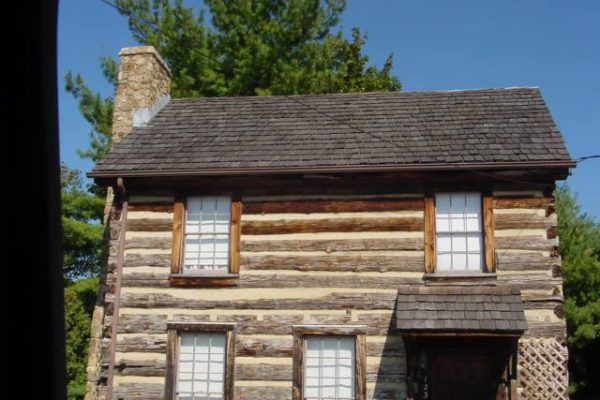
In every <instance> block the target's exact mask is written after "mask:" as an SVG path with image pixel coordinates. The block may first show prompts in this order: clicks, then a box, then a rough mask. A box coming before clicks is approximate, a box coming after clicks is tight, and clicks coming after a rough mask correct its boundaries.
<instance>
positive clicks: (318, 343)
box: [304, 336, 356, 400]
mask: <svg viewBox="0 0 600 400" xmlns="http://www.w3.org/2000/svg"><path fill="white" fill-rule="evenodd" d="M355 342H356V340H355V338H354V336H337V337H336V336H307V337H306V350H305V363H304V365H305V367H304V398H305V399H307V400H321V399H339V400H346V399H348V400H350V399H354V398H355V397H356V385H355V384H354V383H355V376H356V375H355V367H354V366H355V364H356V352H355V347H356V343H355Z"/></svg>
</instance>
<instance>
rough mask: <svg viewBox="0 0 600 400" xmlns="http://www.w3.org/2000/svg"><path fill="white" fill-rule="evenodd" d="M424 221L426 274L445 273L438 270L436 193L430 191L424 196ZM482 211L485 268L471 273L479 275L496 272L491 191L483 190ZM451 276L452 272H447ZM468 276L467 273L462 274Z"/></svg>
mask: <svg viewBox="0 0 600 400" xmlns="http://www.w3.org/2000/svg"><path fill="white" fill-rule="evenodd" d="M423 211H424V216H423V221H424V229H423V231H424V251H425V274H427V275H443V274H441V273H439V272H436V248H435V240H436V230H435V195H434V194H433V193H428V194H427V195H425V197H424V205H423ZM481 213H482V220H483V227H482V232H481V233H482V235H483V246H484V251H483V254H482V256H483V259H484V270H483V271H481V273H470V275H473V276H477V275H480V274H487V273H495V272H496V256H495V255H496V253H495V239H494V197H493V195H492V193H491V192H489V191H484V192H481ZM447 275H448V276H450V275H451V274H450V273H449V274H447ZM462 275H464V276H466V274H462Z"/></svg>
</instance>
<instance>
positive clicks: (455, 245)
mask: <svg viewBox="0 0 600 400" xmlns="http://www.w3.org/2000/svg"><path fill="white" fill-rule="evenodd" d="M466 251H467V237H466V236H463V235H452V252H466Z"/></svg>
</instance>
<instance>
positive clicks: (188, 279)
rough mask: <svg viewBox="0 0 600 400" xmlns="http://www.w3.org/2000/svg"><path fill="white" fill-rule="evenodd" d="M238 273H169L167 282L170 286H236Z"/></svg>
mask: <svg viewBox="0 0 600 400" xmlns="http://www.w3.org/2000/svg"><path fill="white" fill-rule="evenodd" d="M239 279H240V276H239V274H223V275H187V274H186V275H183V274H170V275H169V284H170V285H171V286H189V287H204V286H237V285H238V283H239Z"/></svg>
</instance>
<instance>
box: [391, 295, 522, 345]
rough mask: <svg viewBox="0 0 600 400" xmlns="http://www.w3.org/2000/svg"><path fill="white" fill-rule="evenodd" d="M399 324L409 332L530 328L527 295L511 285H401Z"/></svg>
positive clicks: (515, 330) (511, 330) (397, 308)
mask: <svg viewBox="0 0 600 400" xmlns="http://www.w3.org/2000/svg"><path fill="white" fill-rule="evenodd" d="M396 310H397V311H396V319H397V328H398V329H399V330H401V331H405V332H427V331H430V332H434V331H438V332H440V331H441V332H445V331H450V332H456V331H466V332H503V333H515V334H520V333H523V331H525V330H526V329H527V322H526V319H525V313H524V312H523V299H522V298H521V294H520V292H519V289H516V288H511V287H508V286H506V287H469V286H459V287H436V286H429V287H427V286H425V287H401V288H400V289H398V298H397V303H396Z"/></svg>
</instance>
